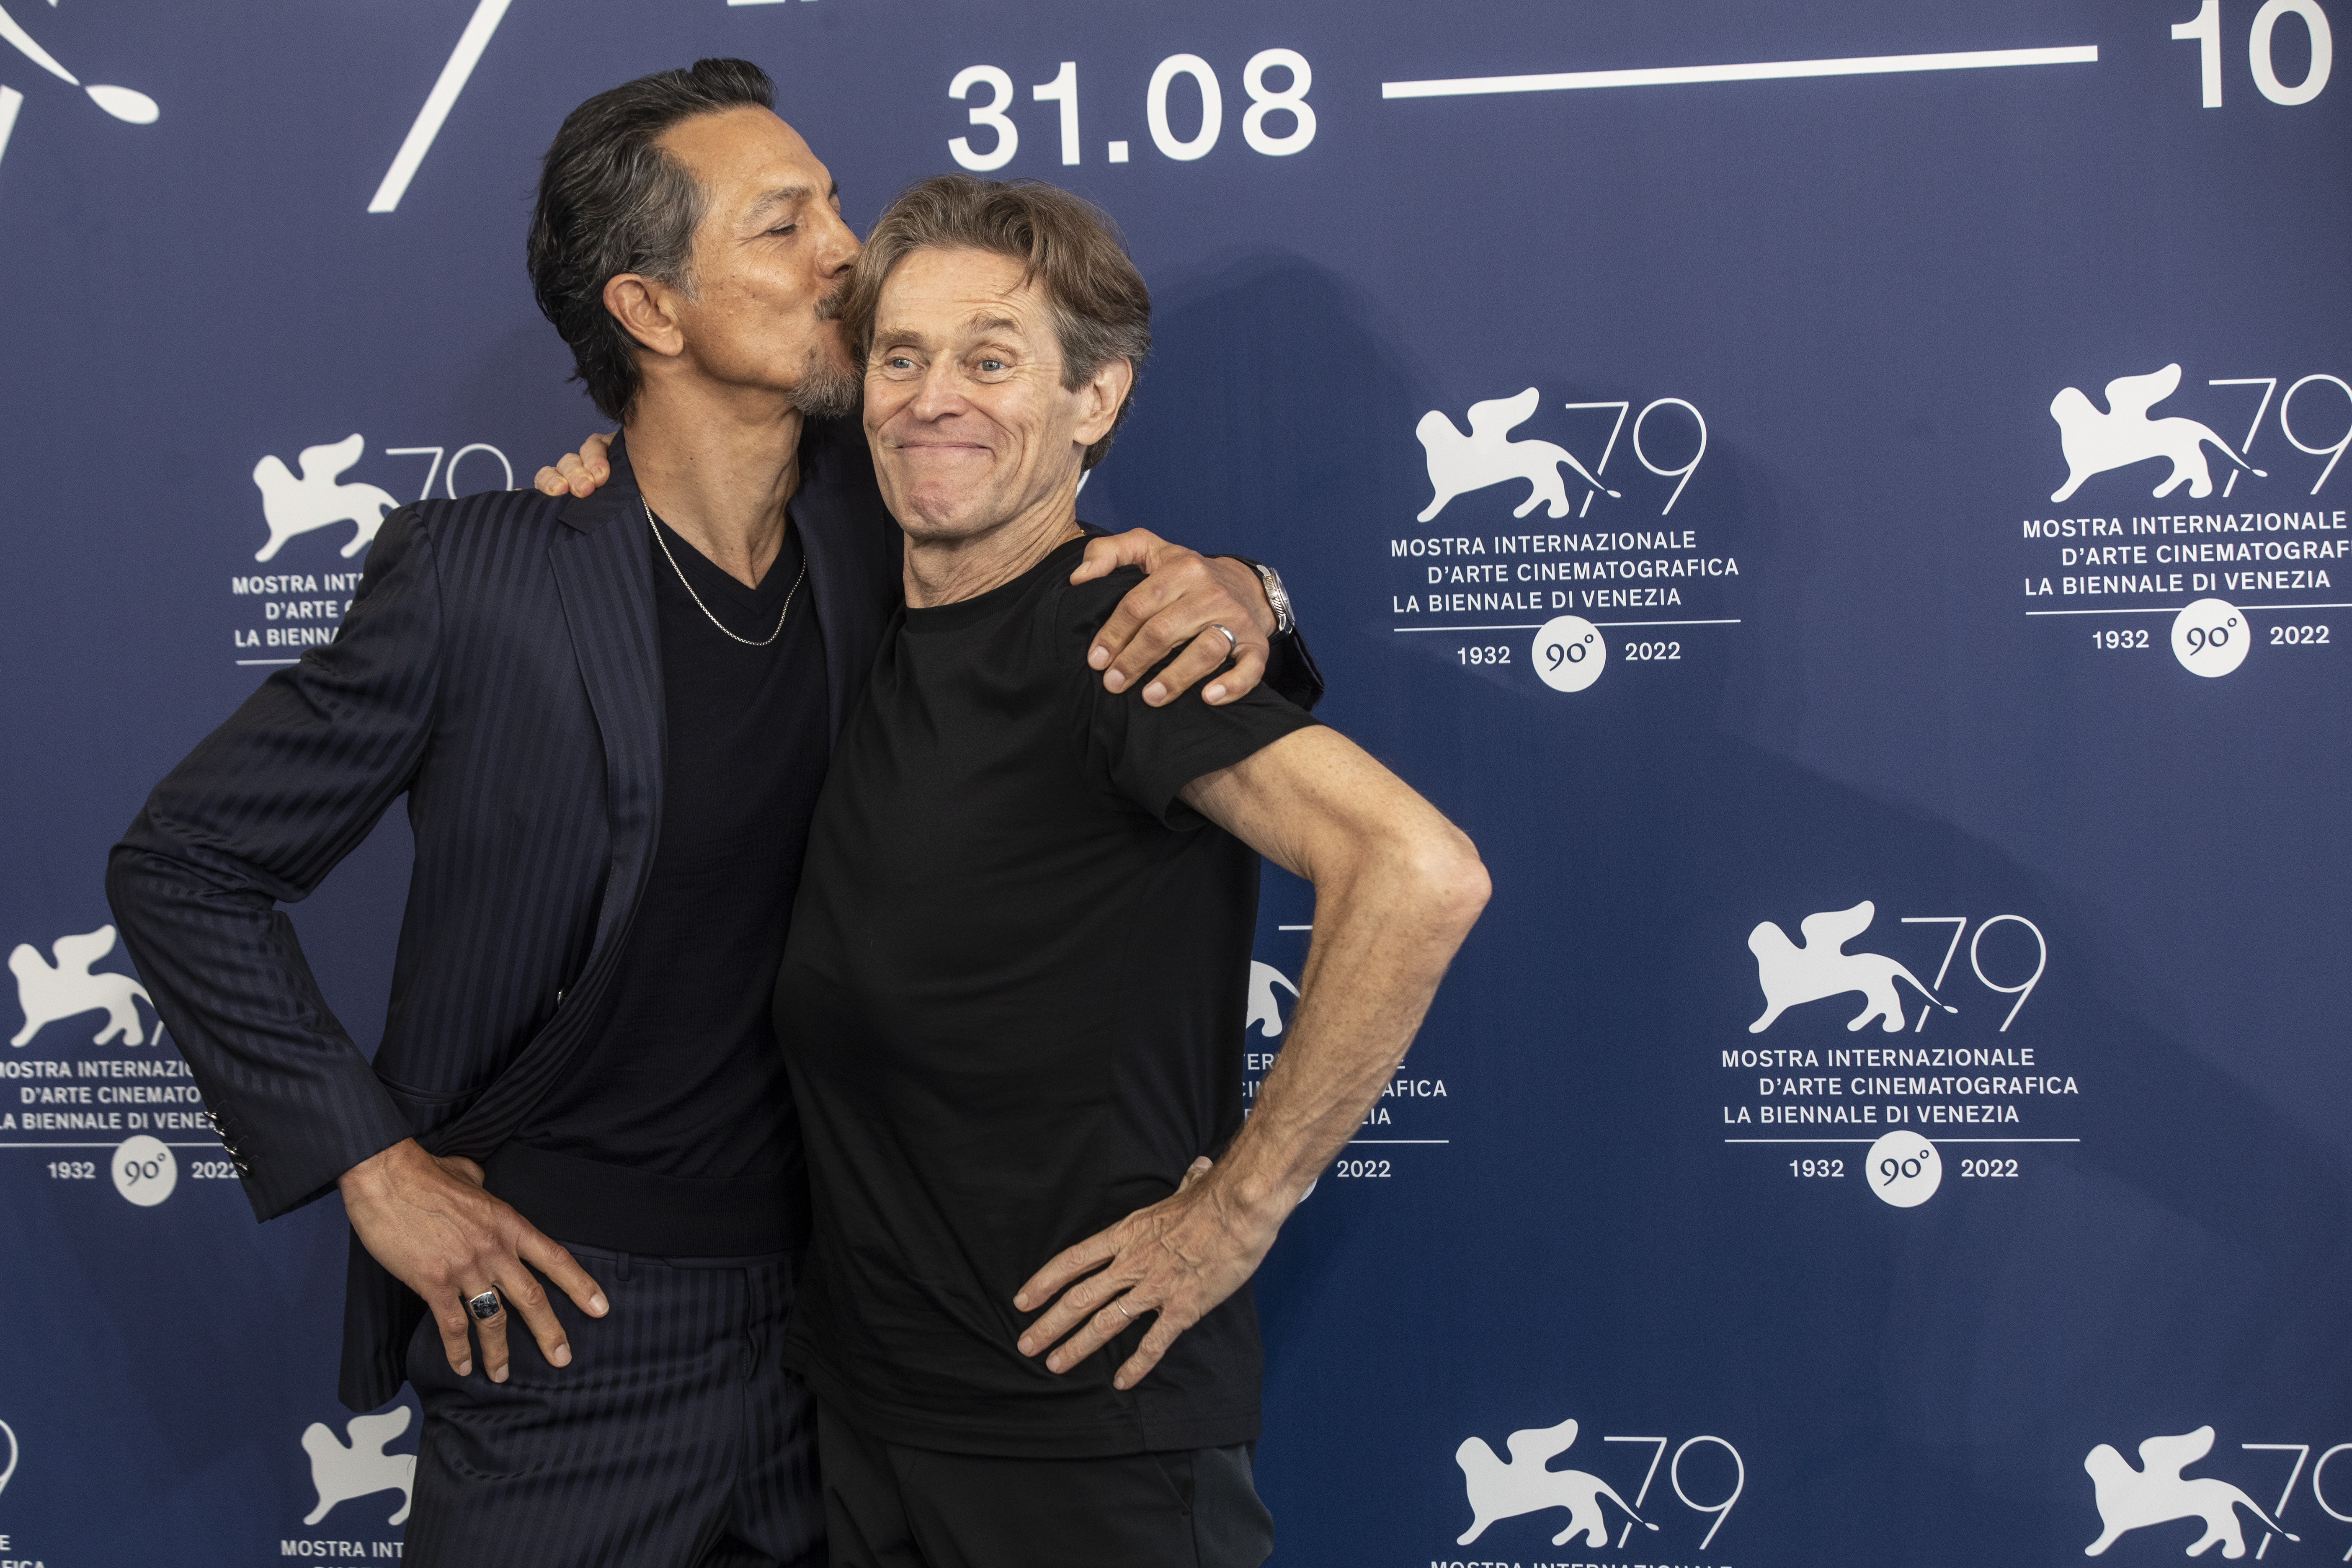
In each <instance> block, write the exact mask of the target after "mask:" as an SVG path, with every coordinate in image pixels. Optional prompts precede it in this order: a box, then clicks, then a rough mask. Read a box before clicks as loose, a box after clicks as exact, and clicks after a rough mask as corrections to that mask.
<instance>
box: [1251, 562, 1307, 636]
mask: <svg viewBox="0 0 2352 1568" xmlns="http://www.w3.org/2000/svg"><path fill="white" fill-rule="evenodd" d="M1249 564H1250V566H1251V568H1252V569H1253V570H1255V572H1256V573H1257V580H1258V581H1259V582H1261V583H1263V584H1265V602H1266V603H1267V604H1269V605H1273V606H1274V635H1275V636H1276V637H1288V636H1289V635H1290V633H1291V630H1292V628H1294V627H1295V626H1297V625H1298V621H1297V617H1295V616H1292V615H1291V613H1290V595H1288V594H1287V593H1286V592H1284V591H1283V586H1282V574H1281V573H1279V572H1277V571H1276V570H1275V569H1274V568H1273V567H1271V566H1262V565H1260V564H1258V563H1256V562H1255V561H1253V562H1251V563H1249Z"/></svg>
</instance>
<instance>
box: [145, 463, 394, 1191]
mask: <svg viewBox="0 0 2352 1568" xmlns="http://www.w3.org/2000/svg"><path fill="white" fill-rule="evenodd" d="M439 617H440V595H439V588H438V582H437V578H436V573H435V565H434V561H433V550H432V541H431V538H430V536H429V534H428V532H427V531H425V528H424V526H423V525H422V523H421V522H420V521H418V519H417V517H416V515H415V512H414V511H412V510H403V511H399V512H394V514H393V515H392V516H391V517H390V518H388V519H387V520H386V521H385V522H384V526H383V529H382V531H379V533H378V534H377V537H376V541H375V543H374V546H373V549H372V550H371V552H370V554H369V559H368V565H367V572H366V575H365V576H364V578H363V579H362V583H361V585H360V588H359V591H358V593H357V595H355V596H354V598H353V600H352V607H351V611H350V614H349V616H347V618H346V619H345V621H344V624H343V626H342V629H341V632H340V633H339V634H338V635H337V637H335V640H334V641H333V642H331V643H330V644H327V645H325V646H323V647H315V648H312V649H310V651H309V652H308V653H307V654H305V655H304V657H303V658H302V660H301V661H300V662H299V664H296V665H294V666H292V667H290V668H286V669H281V670H279V671H278V672H276V673H275V674H273V675H272V676H270V678H269V679H268V680H266V681H264V682H263V683H262V685H261V687H260V688H259V689H257V690H256V691H255V692H254V693H253V695H252V696H250V697H248V698H247V700H245V702H244V703H243V704H242V705H241V706H240V707H239V708H238V709H237V710H236V713H234V714H232V715H231V716H230V717H229V719H228V720H227V721H226V722H225V723H224V724H222V725H221V726H220V728H219V729H217V730H215V731H213V732H212V734H210V735H208V736H206V737H205V739H204V740H203V741H202V742H198V743H197V745H196V748H195V749H194V751H193V752H190V753H189V754H188V756H187V758H186V759H185V760H184V761H183V762H182V763H180V764H179V766H177V767H176V768H174V769H173V770H172V772H171V773H169V774H167V775H165V777H164V778H163V782H162V783H160V784H157V785H156V786H155V789H154V791H153V792H152V794H151V795H149V796H148V799H147V804H146V805H145V806H144V807H143V808H142V810H141V812H140V813H139V816H137V817H136V818H135V819H134V820H133V821H132V822H131V827H130V830H129V831H128V832H127V833H126V834H125V835H124V836H123V839H122V842H121V843H120V844H118V845H116V846H115V847H114V849H113V851H112V853H111V854H110V856H109V858H108V863H107V877H106V889H107V900H108V902H109V903H110V905H111V906H112V909H113V910H114V916H115V921H116V923H117V924H118V925H119V926H120V927H121V931H122V936H123V942H124V944H125V946H126V947H127V948H128V949H129V951H130V953H131V959H132V961H133V962H134V963H136V964H137V965H138V967H139V972H140V975H141V978H142V980H143V981H144V982H145V983H146V984H147V985H148V987H149V989H150V990H151V991H152V993H153V994H154V998H155V1004H156V1010H157V1011H158V1012H159V1013H160V1014H161V1015H162V1016H163V1021H164V1023H165V1025H166V1026H168V1027H169V1028H170V1030H171V1032H172V1037H173V1040H174V1041H175V1042H176V1043H177V1044H178V1046H179V1047H180V1051H181V1054H182V1055H183V1056H184V1057H185V1058H187V1061H188V1064H189V1067H190V1068H191V1069H192V1070H193V1072H194V1075H195V1079H196V1084H197V1087H198V1088H199V1089H201V1090H202V1091H203V1093H204V1096H205V1104H206V1106H207V1108H208V1110H209V1112H210V1114H211V1115H212V1117H213V1118H214V1121H215V1127H216V1128H218V1130H219V1131H220V1132H221V1134H222V1137H223V1139H224V1141H225V1142H226V1143H227V1144H228V1145H229V1148H230V1152H231V1155H232V1158H234V1159H235V1160H236V1163H237V1164H238V1167H239V1169H240V1171H241V1173H243V1175H244V1178H245V1189H246V1195H247V1199H248V1200H249V1201H250V1202H251V1203H252V1205H253V1207H254V1212H255V1214H256V1215H257V1216H259V1217H260V1218H263V1219H268V1218H271V1217H274V1216H275V1215H279V1214H283V1213H285V1212H287V1211H288V1210H289V1209H293V1208H296V1207H299V1206H300V1205H303V1204H305V1203H308V1202H310V1200H311V1199H313V1198H316V1197H318V1196H320V1195H321V1194H324V1193H325V1192H326V1191H327V1190H328V1189H330V1188H331V1187H332V1186H333V1185H334V1184H335V1182H336V1179H337V1178H338V1177H339V1176H341V1174H342V1173H343V1172H345V1171H346V1170H349V1169H350V1168H351V1167H352V1166H353V1165H355V1164H357V1163H360V1162H361V1161H362V1160H365V1159H367V1158H369V1157H370V1156H372V1155H373V1154H375V1153H377V1152H380V1151H382V1150H383V1149H385V1148H388V1147H390V1146H391V1145H392V1144H394V1143H395V1142H399V1141H400V1140H402V1139H404V1138H406V1137H407V1136H408V1135H409V1132H410V1129H409V1126H408V1123H407V1120H406V1118H405V1117H404V1116H403V1115H402V1114H401V1112H400V1110H399V1108H398V1107H397V1106H395V1105H394V1103H393V1101H392V1100H391V1099H390V1097H389V1096H387V1095H386V1094H385V1093H384V1091H383V1086H382V1085H381V1084H379V1083H378V1082H377V1081H376V1078H375V1074H374V1072H373V1069H372V1068H370V1067H369V1066H368V1063H367V1060H366V1058H363V1057H362V1056H361V1054H360V1052H359V1049H358V1047H356V1046H355V1045H354V1044H353V1043H352V1038H351V1037H350V1035H349V1034H348V1033H347V1032H346V1031H345V1030H344V1028H343V1027H342V1026H341V1023H340V1022H339V1021H338V1020H337V1019H336V1018H335V1016H334V1014H333V1012H332V1010H331V1009H330V1008H329V1006H328V1005H327V1003H326V999H325V997H324V996H323V995H322V994H321V993H320V989H319V985H318V982H317V981H316V979H315V978H314V977H313V976H312V974H311V973H310V964H309V963H308V961H307V960H306V959H305V958H304V957H303V954H302V949H301V944H300V943H299V942H298V941H297V939H296V937H295V932H294V927H293V923H292V922H291V921H289V920H288V919H287V917H286V915H285V914H284V913H283V912H282V911H281V910H278V907H277V906H278V903H279V902H280V901H281V900H282V901H293V900H299V899H302V898H305V897H307V896H308V895H309V894H310V892H311V890H312V889H315V888H317V886H318V885H319V884H320V881H322V880H324V879H325V878H326V876H327V873H328V872H329V871H331V869H333V868H334V867H335V866H336V865H337V864H338V863H339V862H340V861H341V859H342V858H344V857H345V856H346V855H348V854H350V853H351V852H352V849H354V848H356V847H358V846H359V844H360V843H361V841H362V840H363V839H364V838H365V837H367V835H368V833H369V831H370V830H371V829H372V828H373V827H374V826H375V824H376V821H377V819H378V818H380V817H381V816H383V812H384V810H385V808H386V807H388V806H389V805H391V804H392V802H393V801H394V799H396V798H397V797H398V796H399V795H400V794H401V792H402V791H404V790H405V789H406V788H407V787H408V783H409V780H410V778H411V776H412V775H413V774H414V773H415V768H416V766H417V764H418V763H419V761H420V759H421V758H422V756H423V754H424V752H425V742H426V740H427V737H428V735H429V732H430V729H431V722H432V714H433V706H434V700H435V696H436V685H437V681H438V679H439V667H438V657H437V655H438V645H439V637H440V620H439Z"/></svg>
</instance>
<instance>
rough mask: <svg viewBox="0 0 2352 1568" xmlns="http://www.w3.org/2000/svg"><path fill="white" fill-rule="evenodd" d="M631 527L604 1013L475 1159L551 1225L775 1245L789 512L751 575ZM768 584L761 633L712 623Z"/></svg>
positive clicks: (817, 686) (784, 918)
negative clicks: (644, 794)
mask: <svg viewBox="0 0 2352 1568" xmlns="http://www.w3.org/2000/svg"><path fill="white" fill-rule="evenodd" d="M636 526H638V527H639V528H640V529H644V530H645V531H646V549H647V550H648V551H649V552H652V556H653V561H652V565H653V579H654V605H655V614H656V626H658V628H659V635H660V639H661V668H662V693H663V701H664V710H665V731H666V733H665V739H664V748H665V749H664V771H663V794H662V821H661V839H660V842H659V844H658V845H657V846H656V849H655V852H654V864H653V870H652V873H651V876H650V877H649V879H648V880H647V882H646V891H645V897H644V900H642V901H641V902H640V903H639V904H638V906H637V913H636V921H635V924H634V925H633V926H631V928H630V931H629V937H628V947H627V949H626V951H625V952H624V954H623V956H622V960H621V968H620V972H619V973H617V974H616V975H615V976H614V981H613V985H612V990H611V991H610V993H609V994H608V996H607V1003H606V1006H607V1012H606V1017H605V1020H604V1025H603V1027H602V1029H601V1031H600V1033H599V1035H598V1037H597V1038H596V1040H595V1042H594V1044H593V1046H592V1047H588V1048H587V1049H586V1050H585V1051H584V1052H583V1056H582V1057H581V1058H580V1060H579V1064H578V1066H577V1068H575V1069H574V1070H573V1071H572V1073H571V1074H569V1075H568V1076H567V1077H566V1078H565V1079H564V1080H563V1082H562V1083H560V1084H559V1085H557V1086H556V1087H555V1089H552V1090H551V1091H550V1092H549V1094H548V1096H547V1098H546V1100H544V1101H542V1102H541V1105H540V1106H539V1108H538V1109H537V1110H535V1111H534V1112H533V1114H532V1118H531V1121H530V1124H529V1125H527V1126H526V1127H525V1128H524V1129H523V1130H522V1131H520V1133H518V1134H517V1136H516V1138H515V1139H514V1141H513V1142H511V1143H509V1145H508V1146H507V1147H506V1148H505V1149H503V1150H501V1151H500V1152H499V1153H498V1154H497V1155H495V1156H493V1158H492V1159H491V1161H490V1163H489V1178H490V1180H489V1184H490V1190H491V1191H493V1192H496V1193H498V1194H499V1196H501V1197H503V1198H505V1199H506V1200H507V1201H508V1202H509V1203H511V1204H513V1205H515V1207H516V1208H517V1209H518V1210H519V1211H520V1212H521V1214H522V1215H523V1216H524V1217H525V1218H527V1219H529V1220H530V1222H531V1223H532V1224H534V1225H536V1226H539V1227H540V1229H541V1230H543V1231H545V1232H547V1233H548V1234H549V1235H551V1236H552V1237H557V1238H558V1239H560V1240H564V1241H572V1242H579V1243H582V1244H584V1245H589V1246H598V1247H612V1248H614V1249H616V1250H621V1251H627V1252H641V1253H649V1254H656V1255H661V1256H667V1257H683V1258H735V1257H743V1256H748V1255H753V1254H759V1253H767V1252H779V1251H786V1250H790V1249H792V1248H793V1247H797V1246H799V1245H800V1243H801V1241H802V1239H803V1232H804V1227H805V1223H806V1221H805V1215H806V1204H807V1197H806V1176H805V1168H804V1165H803V1161H802V1157H801V1140H800V1130H799V1126H798V1124H797V1122H796V1121H795V1120H794V1118H793V1108H792V1098H791V1094H790V1091H789V1089H788V1087H787V1085H786V1083H785V1079H784V1068H783V1063H782V1058H781V1057H780V1056H779V1054H778V1052H777V1048H776V1037H775V1029H774V1026H773V1023H772V1000H773V994H774V990H775V982H776V970H777V966H778V964H779V963H780V962H781V960H782V956H783V950H784V934H785V930H786V927H787V926H788V924H789V923H790V921H791V916H792V908H793V894H794V892H795V891H796V890H797V889H798V887H799V884H800V875H801V859H802V856H803V853H804V851H805V849H806V847H807V840H808V825H809V819H810V816H811V815H812V814H813V813H814V810H815V807H816V800H817V795H818V792H819V791H820V790H821V789H822V788H823V786H824V776H825V767H826V758H827V752H828V750H829V727H828V721H827V714H826V706H825V705H826V697H825V660H824V640H823V638H822V637H821V636H820V635H819V629H818V626H817V622H816V605H815V595H814V593H812V592H811V591H810V588H809V584H807V582H806V581H805V580H803V571H804V567H805V563H806V557H805V555H804V554H803V550H802V546H801V540H800V531H799V529H798V528H797V527H788V528H787V529H786V530H785V537H784V544H783V549H782V552H780V553H779V554H778V555H777V557H776V561H775V563H774V564H773V565H772V566H771V567H769V568H768V571H767V573H766V574H765V575H764V576H762V577H761V580H760V585H759V586H758V587H756V588H751V587H746V586H744V585H743V584H741V583H739V582H737V581H736V580H735V579H734V578H732V577H730V576H729V575H728V574H726V573H725V572H723V571H721V570H719V567H718V566H716V565H715V564H713V563H711V562H710V561H709V559H708V558H707V557H705V556H704V555H703V554H702V553H701V552H699V551H698V550H696V549H695V548H694V546H692V545H691V544H688V542H686V541H685V540H684V539H683V538H682V537H680V536H679V535H678V534H677V532H676V531H674V530H672V529H670V528H669V527H668V525H667V524H659V525H658V527H659V535H660V536H659V539H658V540H656V538H655V537H654V530H653V528H650V527H647V525H646V523H645V522H644V521H639V522H638V523H637V525H636ZM663 546H667V552H665V550H664V548H663ZM689 584H690V585H691V592H689ZM787 595H789V596H790V597H791V601H792V607H791V610H790V613H789V614H787V615H785V616H784V623H783V630H782V632H781V633H779V634H778V635H777V636H776V637H775V640H774V641H773V642H772V643H771V644H769V645H768V646H767V647H750V646H746V644H745V643H742V642H737V641H735V640H734V638H732V637H728V636H726V635H725V634H724V633H722V632H721V631H720V630H719V626H714V625H712V624H711V623H712V619H713V618H714V617H715V618H716V619H717V620H718V621H719V623H720V624H721V625H723V626H725V627H726V628H727V630H728V631H731V632H733V633H734V634H735V635H736V637H743V638H746V639H749V641H750V642H751V643H758V642H761V641H762V640H763V639H765V638H766V637H768V636H769V634H770V633H772V632H774V631H775V629H776V618H777V616H778V615H779V614H782V613H783V611H784V602H785V599H786V597H787ZM697 596H699V598H700V600H701V603H700V605H698V604H697V603H696V597H697ZM706 607H707V609H708V612H709V613H708V614H707V615H706V613H705V608H706Z"/></svg>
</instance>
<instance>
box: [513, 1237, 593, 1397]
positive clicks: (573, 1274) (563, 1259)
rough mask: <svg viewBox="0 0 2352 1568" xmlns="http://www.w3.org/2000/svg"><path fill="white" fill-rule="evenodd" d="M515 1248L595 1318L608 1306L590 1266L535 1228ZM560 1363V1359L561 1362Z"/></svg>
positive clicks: (557, 1287) (525, 1260)
mask: <svg viewBox="0 0 2352 1568" xmlns="http://www.w3.org/2000/svg"><path fill="white" fill-rule="evenodd" d="M515 1252H516V1255H517V1256H518V1257H520V1258H521V1259H522V1260H523V1261H524V1262H526V1263H528V1264H530V1266H531V1267H532V1268H536V1269H538V1270H539V1271H540V1272H541V1274H544V1275H546V1276H547V1278H548V1279H549V1280H550V1281H551V1283H552V1284H553V1285H554V1286H555V1288H556V1289H559V1290H561V1291H562V1292H563V1293H564V1294H565V1295H567V1296H569V1297H571V1298H572V1305H573V1306H575V1307H577V1308H579V1309H580V1310H582V1311H583V1312H585V1313H587V1314H588V1315H589V1316H590V1317H592V1318H601V1317H603V1316H604V1313H605V1311H606V1310H607V1307H606V1304H605V1301H604V1291H603V1290H602V1289H598V1287H597V1284H596V1281H595V1280H593V1279H590V1278H589V1277H588V1270H586V1269H585V1268H581V1267H580V1265H579V1264H578V1263H576V1262H574V1261H573V1260H572V1254H570V1253H568V1252H566V1251H564V1250H563V1248H562V1247H560V1246H558V1245H557V1244H556V1243H554V1242H552V1241H551V1240H549V1239H548V1238H547V1237H545V1236H542V1235H541V1234H540V1233H539V1232H538V1231H536V1230H533V1231H530V1232H529V1233H528V1234H526V1235H524V1236H523V1237H521V1238H520V1243H519V1245H518V1246H517V1247H515ZM559 1364H560V1363H559Z"/></svg>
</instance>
